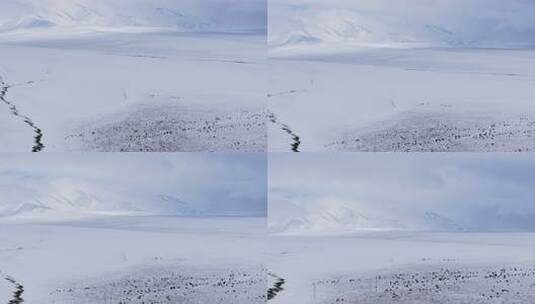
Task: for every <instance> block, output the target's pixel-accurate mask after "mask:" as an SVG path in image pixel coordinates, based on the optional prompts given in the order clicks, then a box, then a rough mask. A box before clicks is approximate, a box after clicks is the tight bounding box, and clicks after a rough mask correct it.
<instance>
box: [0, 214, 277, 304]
mask: <svg viewBox="0 0 535 304" xmlns="http://www.w3.org/2000/svg"><path fill="white" fill-rule="evenodd" d="M0 229H1V231H2V235H1V236H0V275H1V277H2V279H1V281H2V282H1V283H0V297H1V298H0V299H1V300H2V301H4V302H9V301H12V302H10V303H22V302H21V300H24V302H32V303H108V302H110V301H111V302H114V303H115V302H117V303H147V302H150V303H199V304H201V303H208V302H209V303H221V304H224V303H228V304H231V303H232V304H235V303H243V304H249V303H264V302H265V301H266V284H267V277H266V268H265V266H264V262H263V261H262V256H263V254H262V253H263V252H265V248H264V236H265V233H264V232H265V219H262V218H177V217H113V216H112V217H93V218H88V219H84V220H73V221H61V222H59V221H55V222H50V221H48V222H40V223H39V222H35V221H34V222H32V223H23V224H22V223H6V222H3V223H0ZM244 248H247V250H244ZM221 252H225V254H224V255H221ZM17 290H21V292H19V294H18V295H16V294H15V293H16V292H17ZM17 298H20V299H21V300H17ZM17 301H19V302H17Z"/></svg>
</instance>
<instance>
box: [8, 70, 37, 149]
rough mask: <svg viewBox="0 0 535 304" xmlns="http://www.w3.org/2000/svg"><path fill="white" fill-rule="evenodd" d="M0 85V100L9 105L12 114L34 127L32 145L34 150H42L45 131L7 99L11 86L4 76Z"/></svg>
mask: <svg viewBox="0 0 535 304" xmlns="http://www.w3.org/2000/svg"><path fill="white" fill-rule="evenodd" d="M0 87H1V88H0V100H1V101H2V102H3V103H4V104H6V105H7V106H8V107H9V110H10V111H11V114H13V116H16V117H18V118H20V119H22V121H24V123H25V124H26V125H28V126H29V127H30V128H32V129H33V132H34V133H35V135H34V137H33V142H34V145H33V147H32V152H40V151H42V150H43V149H44V148H45V145H44V144H43V131H42V130H41V129H40V128H38V127H37V126H36V125H35V123H34V122H33V121H32V119H31V118H29V117H28V116H24V115H21V114H20V112H19V110H18V109H17V106H15V105H14V104H13V103H12V102H10V101H8V100H7V99H6V95H7V92H8V90H9V89H10V88H11V86H10V85H8V84H6V83H5V82H4V80H3V79H2V77H0Z"/></svg>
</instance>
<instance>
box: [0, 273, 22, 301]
mask: <svg viewBox="0 0 535 304" xmlns="http://www.w3.org/2000/svg"><path fill="white" fill-rule="evenodd" d="M4 279H5V280H6V281H8V282H9V283H11V284H12V285H13V287H15V290H13V298H12V299H11V300H9V302H7V304H21V303H24V299H23V298H22V294H23V293H24V286H22V285H21V284H19V283H18V282H17V281H16V280H15V279H14V278H12V277H10V276H7V277H5V278H4Z"/></svg>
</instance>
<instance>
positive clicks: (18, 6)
mask: <svg viewBox="0 0 535 304" xmlns="http://www.w3.org/2000/svg"><path fill="white" fill-rule="evenodd" d="M3 2H5V3H2V5H1V10H0V32H11V31H28V30H36V29H46V28H60V29H61V28H79V27H83V28H107V29H120V28H126V27H149V28H165V29H170V30H177V31H187V32H265V31H266V26H267V25H266V18H267V9H266V4H265V1H261V0H203V1H195V0H9V1H3Z"/></svg>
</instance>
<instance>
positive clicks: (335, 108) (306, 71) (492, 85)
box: [268, 46, 535, 151]
mask: <svg viewBox="0 0 535 304" xmlns="http://www.w3.org/2000/svg"><path fill="white" fill-rule="evenodd" d="M332 50H333V46H317V47H307V48H304V47H303V48H301V47H294V48H285V49H280V48H273V49H272V50H271V54H270V56H271V60H270V76H269V78H270V83H269V98H268V104H269V109H270V112H271V113H272V114H271V115H272V116H274V117H276V121H277V123H271V124H270V126H269V136H270V137H269V138H270V139H269V141H270V143H269V146H270V150H272V151H290V150H292V149H293V148H294V145H295V144H296V143H297V141H296V140H295V138H296V137H297V138H298V139H299V143H298V144H299V146H298V147H299V148H298V150H300V151H532V150H533V149H534V148H535V139H534V137H533V132H534V131H535V130H534V128H533V125H534V122H535V111H534V108H533V101H534V100H535V91H534V90H533V89H532V87H533V84H534V81H535V73H534V72H533V69H532V68H531V67H532V66H534V64H535V52H534V51H533V50H532V49H465V48H420V49H418V48H417V49H414V48H392V47H388V48H377V47H371V48H370V47H358V48H355V47H346V49H345V50H344V47H340V49H338V50H337V51H336V52H333V51H332ZM287 130H290V132H288V131H287ZM294 150H295V149H294Z"/></svg>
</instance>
